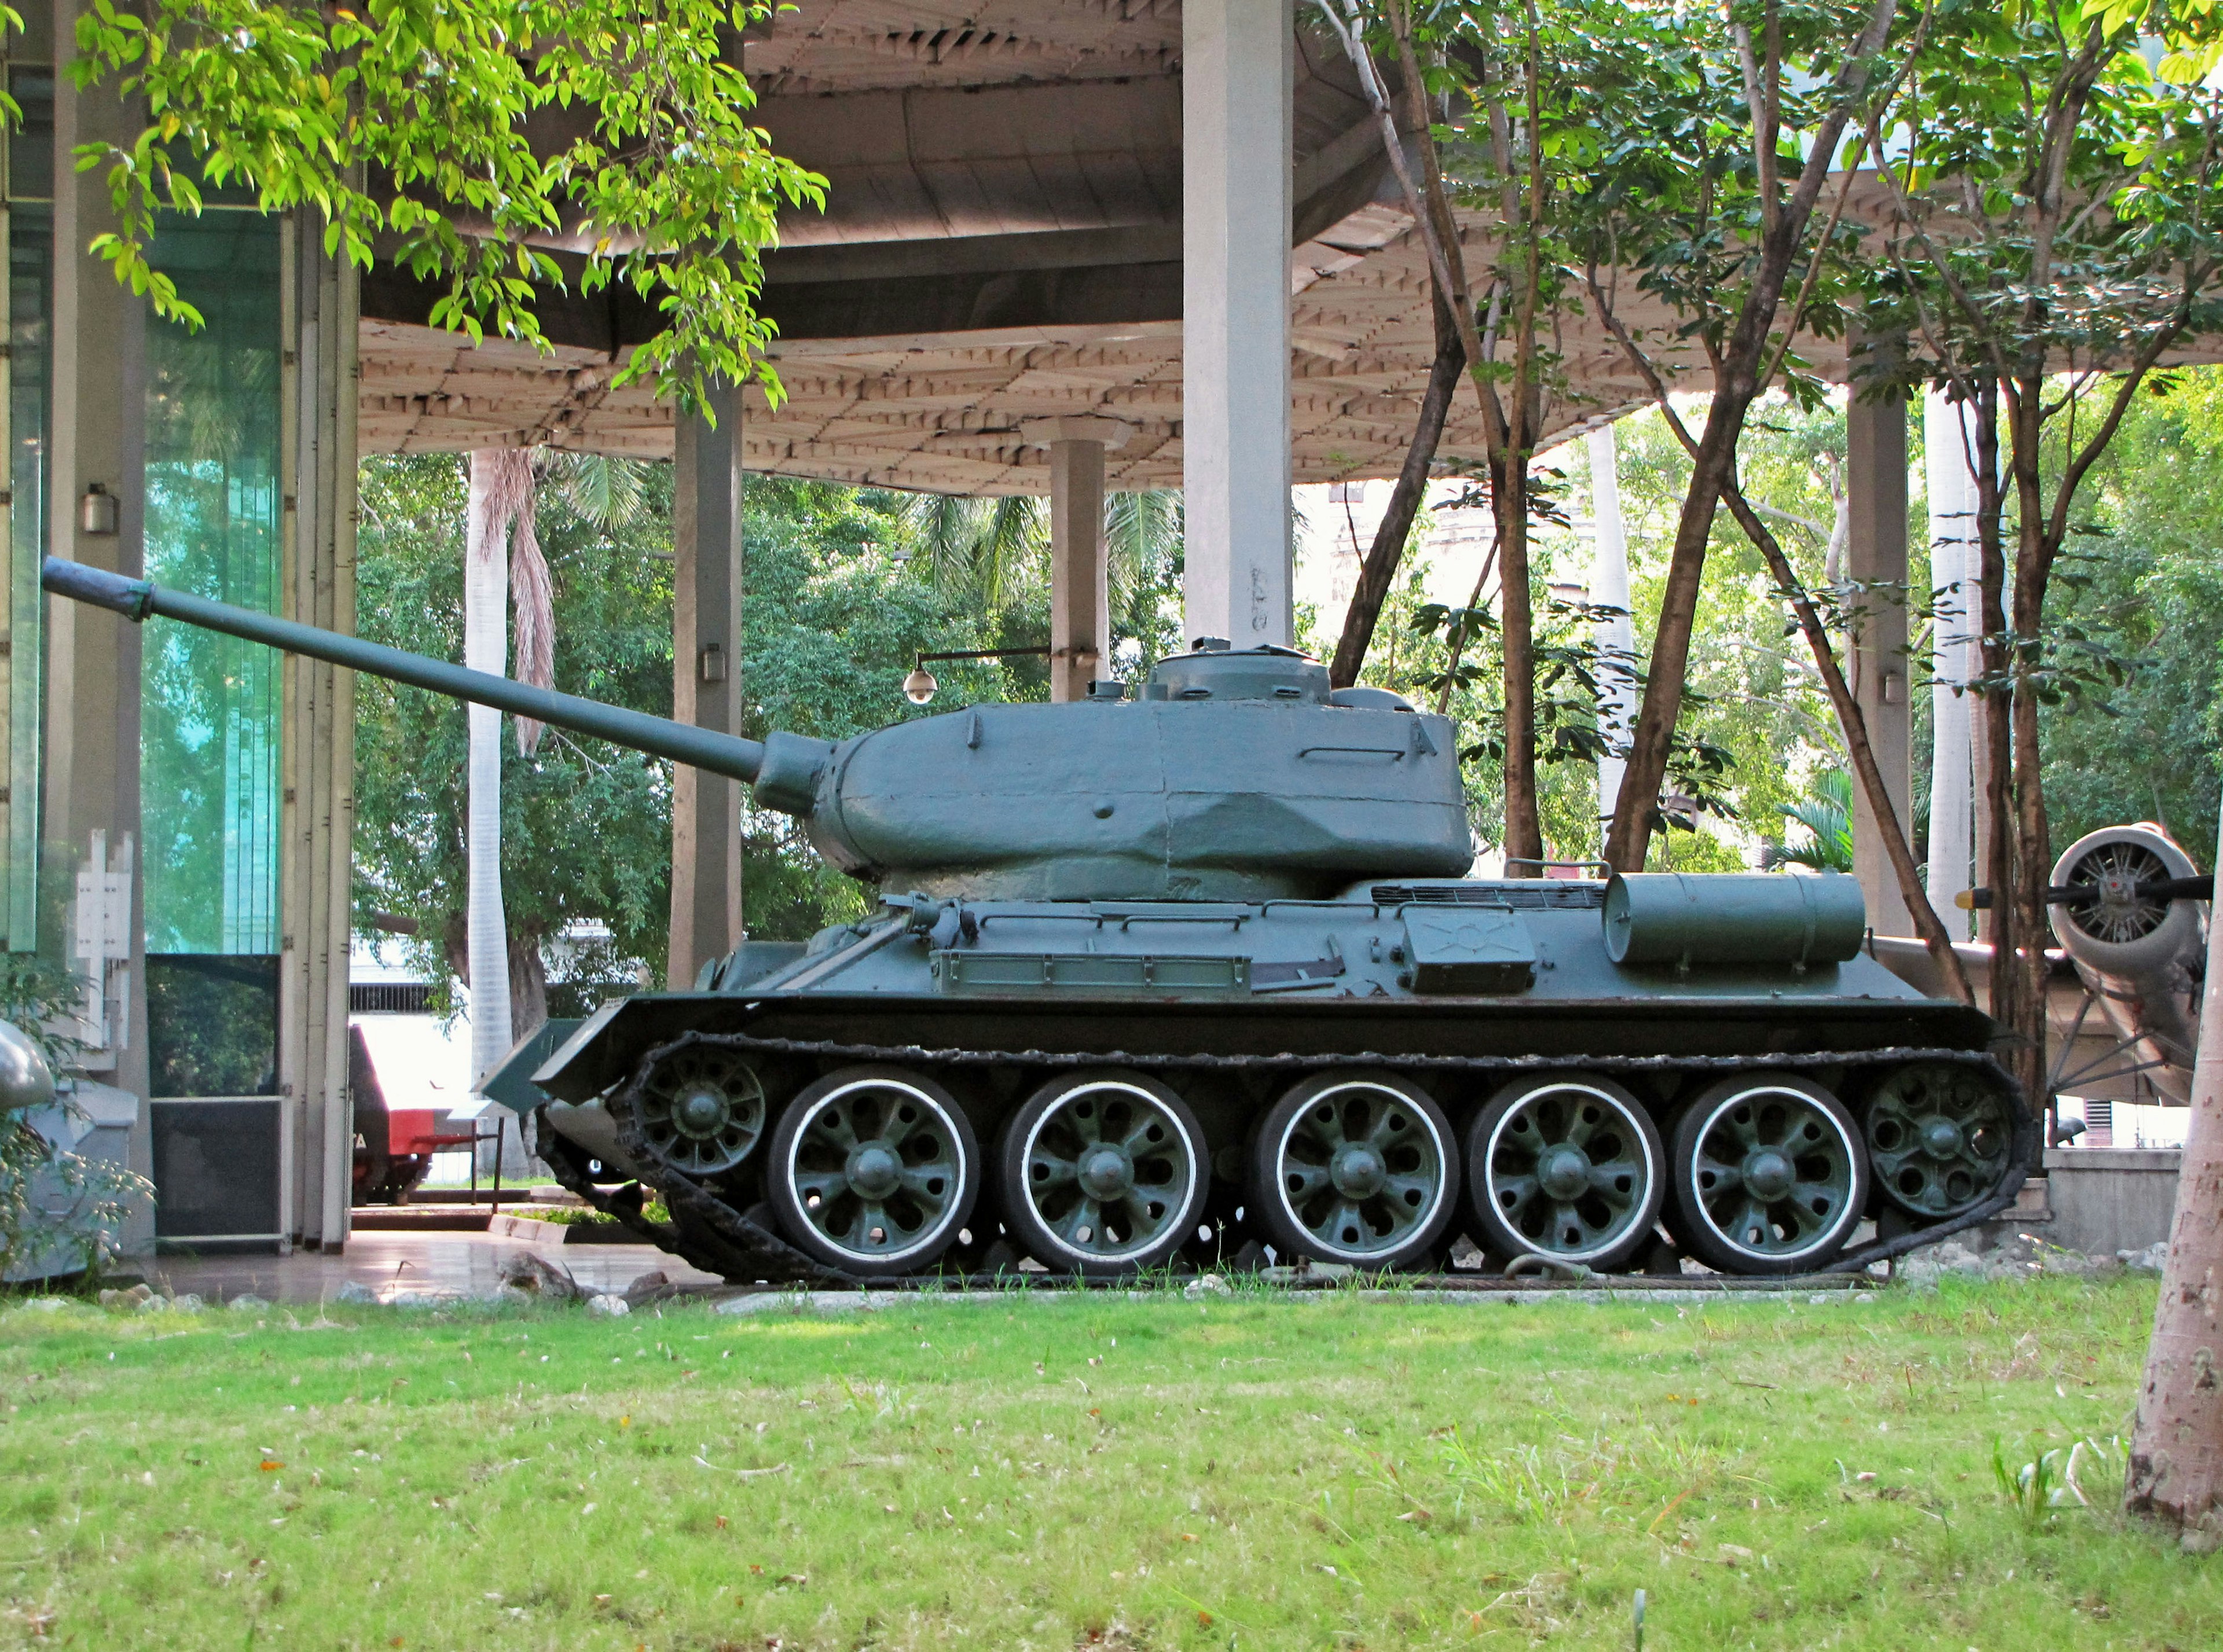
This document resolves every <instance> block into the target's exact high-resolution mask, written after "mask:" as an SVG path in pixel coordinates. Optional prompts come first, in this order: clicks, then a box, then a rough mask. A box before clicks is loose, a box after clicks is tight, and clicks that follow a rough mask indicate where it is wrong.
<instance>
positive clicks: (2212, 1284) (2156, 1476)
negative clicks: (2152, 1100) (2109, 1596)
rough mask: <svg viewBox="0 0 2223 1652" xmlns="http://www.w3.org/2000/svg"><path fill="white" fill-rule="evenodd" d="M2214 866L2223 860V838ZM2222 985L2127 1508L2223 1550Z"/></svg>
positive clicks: (2203, 1040)
mask: <svg viewBox="0 0 2223 1652" xmlns="http://www.w3.org/2000/svg"><path fill="white" fill-rule="evenodd" d="M2215 852H2216V861H2215V863H2214V864H2218V865H2223V841H2219V842H2218V844H2217V845H2216V851H2215ZM2207 979H2208V980H2210V981H2223V922H2211V923H2210V924H2209V925H2208V927H2207ZM2219 1278H2223V991H2214V992H2210V993H2208V994H2207V998H2206V1000H2205V1002H2203V1003H2202V1004H2201V1011H2200V1054H2199V1058H2198V1060H2197V1062H2196V1063H2195V1065H2194V1068H2193V1075H2192V1114H2191V1118H2190V1121H2189V1122H2188V1127H2187V1128H2186V1131H2185V1138H2184V1158H2183V1167H2182V1171H2180V1172H2179V1175H2178V1178H2177V1187H2176V1221H2175V1222H2174V1223H2173V1224H2172V1226H2171V1229H2170V1233H2169V1261H2168V1264H2167V1266H2165V1267H2164V1269H2163V1272H2162V1280H2161V1300H2160V1302H2159V1303H2157V1304H2156V1305H2155V1308H2154V1330H2153V1342H2152V1344H2151V1346H2150V1347H2148V1348H2147V1350H2146V1371H2145V1381H2144V1385H2142V1386H2141V1387H2140V1389H2139V1390H2138V1421H2137V1422H2136V1423H2134V1424H2133V1425H2132V1430H2131V1455H2130V1465H2129V1472H2128V1473H2126V1474H2125V1476H2124V1479H2123V1505H2124V1507H2125V1508H2126V1509H2128V1510H2129V1511H2131V1512H2132V1513H2134V1514H2144V1515H2152V1516H2155V1517H2157V1518H2160V1519H2163V1520H2166V1521H2168V1522H2169V1523H2171V1524H2173V1525H2175V1526H2176V1527H2177V1528H2178V1530H2179V1531H2180V1532H2181V1533H2182V1536H2181V1537H2180V1539H2179V1541H2180V1542H2181V1543H2182V1546H2183V1547H2184V1548H2187V1549H2188V1550H2190V1551H2192V1552H2193V1553H2195V1554H2206V1553H2208V1552H2209V1551H2211V1550H2214V1549H2215V1548H2223V1376H2219V1375H2218V1372H2217V1370H2216V1365H2217V1359H2218V1355H2219V1354H2223V1291H2218V1290H2217V1289H2216V1283H2217V1281H2218V1279H2219Z"/></svg>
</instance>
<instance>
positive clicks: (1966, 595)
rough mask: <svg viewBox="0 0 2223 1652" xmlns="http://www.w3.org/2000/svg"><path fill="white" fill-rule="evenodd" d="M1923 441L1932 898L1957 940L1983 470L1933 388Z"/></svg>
mask: <svg viewBox="0 0 2223 1652" xmlns="http://www.w3.org/2000/svg"><path fill="white" fill-rule="evenodd" d="M1922 448H1923V462H1924V473H1925V480H1926V481H1927V483H1928V486H1929V493H1930V587H1931V588H1932V589H1933V590H1934V591H1936V593H1937V599H1936V602H1937V610H1938V612H1937V616H1936V620H1935V622H1934V624H1933V625H1932V628H1931V632H1930V634H1931V636H1932V638H1934V639H1935V641H1934V643H1933V645H1932V657H1931V673H1932V675H1933V676H1934V677H1935V678H1936V683H1935V685H1934V686H1933V687H1932V688H1931V689H1930V730H1931V740H1930V845H1929V861H1930V879H1929V883H1930V908H1931V910H1933V911H1934V912H1936V914H1937V916H1938V918H1939V919H1940V920H1942V921H1943V923H1944V925H1945V927H1946V929H1947V930H1948V931H1949V933H1951V934H1952V935H1953V936H1954V937H1955V939H1964V938H1965V937H1966V936H1967V935H1968V914H1965V913H1963V912H1962V911H1961V910H1960V909H1959V908H1957V907H1955V905H1954V904H1953V901H1954V897H1955V895H1959V894H1960V893H1961V892H1962V890H1964V889H1967V888H1968V886H1969V883H1970V881H1971V880H1970V877H1969V867H1970V854H1971V841H1972V839H1971V832H1972V830H1973V826H1974V797H1973V796H1972V795H1971V788H1972V786H1973V782H1974V762H1973V759H1974V741H1973V738H1972V735H1973V732H1974V722H1975V720H1976V719H1975V713H1976V711H1977V709H1978V701H1977V700H1976V697H1975V696H1974V694H1968V693H1967V692H1965V685H1966V684H1967V683H1968V682H1969V681H1970V680H1971V679H1972V678H1974V676H1975V675H1977V663H1976V637H1977V633H1978V631H1980V630H1981V625H1980V617H1979V615H1978V613H1977V607H1978V604H1979V602H1980V600H1981V596H1980V594H1979V592H1978V590H1977V575H1978V573H1979V571H1980V564H1979V562H1978V560H1977V549H1976V476H1975V472H1974V469H1973V468H1971V466H1970V464H1969V462H1968V459H1969V451H1970V446H1969V443H1968V442H1967V441H1966V440H1964V439H1963V437H1962V424H1961V410H1960V409H1959V407H1957V406H1956V405H1954V404H1953V403H1951V402H1949V401H1947V400H1946V399H1945V398H1944V397H1943V395H1942V394H1940V393H1938V392H1936V391H1935V390H1932V391H1930V393H1928V395H1927V396H1926V397H1925V398H1924V401H1923V408H1922ZM1955 690H1962V692H1955Z"/></svg>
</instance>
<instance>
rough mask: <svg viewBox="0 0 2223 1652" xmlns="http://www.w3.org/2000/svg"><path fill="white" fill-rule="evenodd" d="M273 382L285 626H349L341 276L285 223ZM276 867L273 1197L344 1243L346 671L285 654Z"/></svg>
mask: <svg viewBox="0 0 2223 1652" xmlns="http://www.w3.org/2000/svg"><path fill="white" fill-rule="evenodd" d="M281 256H282V257H283V259H284V271H285V284H284V287H283V294H284V297H283V306H284V310H285V312H286V313H285V336H286V342H287V357H288V359H287V362H286V371H285V372H284V374H283V375H282V379H283V387H282V391H281V394H282V397H283V399H284V410H285V418H286V429H287V436H288V440H287V445H286V450H285V454H284V459H283V467H284V468H283V473H282V485H283V488H284V493H285V506H286V510H285V518H284V523H283V528H284V532H285V550H284V559H285V560H284V565H283V571H282V575H281V578H280V591H281V594H282V598H283V604H282V607H283V612H286V613H287V616H288V617H289V618H292V619H299V620H304V621H305V622H307V623H308V624H310V625H324V626H327V627H329V628H331V630H334V631H345V632H352V631H354V630H355V628H356V627H355V585H356V570H355V535H356V389H357V381H358V373H357V367H356V332H357V330H358V327H359V317H360V315H361V305H360V303H359V301H358V292H359V288H358V286H357V280H356V271H355V268H354V267H353V266H352V265H350V264H349V263H348V262H347V261H345V260H344V259H338V260H335V259H330V258H327V257H325V256H324V251H323V248H322V245H321V243H320V242H319V241H318V237H317V236H316V235H315V233H314V232H313V230H311V231H306V232H305V231H304V230H303V229H302V227H301V225H300V224H299V222H298V221H295V222H289V223H287V226H286V232H285V242H284V251H283V253H282V254H281ZM283 681H284V684H285V689H284V706H285V718H286V734H285V749H284V756H283V763H284V791H283V794H282V795H283V797H284V800H285V801H284V805H283V838H282V841H283V843H284V845H285V849H284V860H283V863H282V865H281V867H280V910H281V912H282V914H283V915H282V919H281V922H280V942H279V945H280V950H281V956H280V966H279V967H280V976H279V982H280V984H279V996H278V1002H279V1042H278V1077H279V1084H280V1090H281V1091H282V1093H283V1094H284V1096H286V1098H287V1100H286V1108H285V1112H284V1115H283V1116H284V1120H285V1123H284V1128H283V1133H282V1134H281V1135H280V1196H279V1197H280V1215H281V1217H282V1218H283V1220H284V1223H285V1228H286V1231H287V1234H289V1235H291V1237H292V1238H293V1241H294V1242H296V1243H298V1244H299V1245H300V1246H301V1247H302V1248H304V1249H305V1250H321V1251H337V1250H340V1249H342V1248H343V1247H344V1246H345V1245H346V1243H347V1237H348V1232H349V1209H350V1205H351V1204H352V1203H353V1180H352V1163H353V1150H354V1146H355V1103H354V1099H353V1094H352V1092H351V1090H350V1088H349V1084H348V964H349V953H350V931H351V927H352V914H351V913H350V894H351V884H350V876H351V869H352V850H353V839H354V832H355V674H354V673H353V672H351V671H342V670H339V669H337V668H335V667H332V666H330V665H326V664H324V663H320V662H318V661H315V660H306V659H301V658H298V657H295V656H288V657H287V660H286V663H285V666H284V678H283Z"/></svg>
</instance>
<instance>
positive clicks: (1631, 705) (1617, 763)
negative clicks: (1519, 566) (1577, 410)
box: [1589, 424, 1636, 821]
mask: <svg viewBox="0 0 2223 1652" xmlns="http://www.w3.org/2000/svg"><path fill="white" fill-rule="evenodd" d="M1589 451H1590V519H1591V522H1592V524H1594V534H1595V537H1593V539H1592V542H1591V550H1590V602H1591V604H1592V605H1593V606H1596V607H1600V608H1618V609H1619V610H1620V611H1621V612H1620V614H1619V616H1618V617H1617V618H1612V619H1602V620H1600V621H1599V622H1598V624H1597V626H1596V631H1595V633H1594V640H1595V642H1596V646H1597V650H1598V663H1597V674H1598V732H1599V733H1600V734H1602V735H1603V736H1604V737H1605V739H1606V742H1607V744H1608V745H1609V747H1610V748H1611V750H1612V751H1614V752H1615V753H1616V754H1618V753H1620V752H1622V751H1626V750H1627V749H1628V737H1629V731H1630V730H1632V729H1634V727H1635V726H1636V633H1635V629H1634V624H1633V622H1632V621H1631V620H1630V618H1629V606H1628V528H1627V525H1626V524H1624V523H1623V521H1622V514H1621V467H1620V461H1619V455H1618V454H1617V453H1616V451H1615V444H1614V433H1613V426H1612V425H1610V424H1609V425H1606V426H1605V427H1604V428H1603V429H1602V430H1592V431H1591V432H1590V437H1589ZM1627 769H1628V759H1627V758H1626V757H1621V756H1619V755H1615V756H1611V757H1600V758H1599V759H1598V774H1597V813H1598V819H1599V820H1601V821H1610V820H1612V819H1613V811H1614V807H1615V804H1616V803H1618V802H1619V801H1620V799H1621V777H1622V774H1623V773H1624V772H1626V770H1627Z"/></svg>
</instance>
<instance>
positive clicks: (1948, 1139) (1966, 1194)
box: [1867, 1061, 2014, 1221]
mask: <svg viewBox="0 0 2223 1652" xmlns="http://www.w3.org/2000/svg"><path fill="white" fill-rule="evenodd" d="M2013 1106H2014V1102H2013V1100H2012V1097H2011V1096H2008V1095H2007V1094H2006V1091H2005V1090H2001V1089H2000V1088H1999V1085H1997V1084H1993V1083H1992V1082H1990V1081H1989V1080H1987V1078H1986V1077H1984V1076H1983V1075H1982V1074H1981V1073H1979V1072H1974V1071H1970V1070H1969V1069H1968V1068H1966V1067H1958V1066H1955V1065H1951V1064H1950V1063H1948V1062H1943V1061H1930V1062H1918V1063H1916V1064H1915V1065H1913V1066H1911V1067H1901V1068H1900V1069H1899V1071H1896V1072H1894V1073H1892V1074H1890V1075H1889V1076H1888V1077H1886V1078H1885V1079H1884V1081H1883V1082H1882V1083H1881V1084H1879V1085H1877V1086H1876V1090H1875V1094H1874V1095H1873V1096H1870V1097H1869V1098H1868V1108H1867V1143H1868V1160H1869V1163H1870V1165H1872V1166H1873V1174H1874V1177H1875V1184H1876V1187H1877V1190H1879V1191H1880V1192H1881V1193H1882V1195H1883V1197H1885V1198H1886V1199H1887V1200H1889V1201H1890V1202H1891V1203H1892V1204H1895V1205H1897V1206H1898V1207H1899V1209H1901V1210H1904V1211H1905V1212H1906V1213H1907V1214H1908V1215H1914V1216H1923V1217H1927V1218H1929V1219H1930V1220H1932V1221H1936V1220H1939V1219H1942V1218H1943V1217H1947V1216H1957V1215H1960V1214H1961V1213H1962V1211H1963V1210H1967V1209H1971V1208H1972V1207H1974V1205H1976V1204H1977V1203H1980V1202H1981V1200H1982V1199H1983V1198H1984V1197H1986V1196H1987V1194H1989V1193H1990V1192H1991V1191H1992V1190H1993V1189H1994V1188H1996V1187H1997V1186H1998V1185H1999V1172H2000V1171H2004V1170H2005V1169H2006V1159H2007V1153H2009V1151H2010V1150H2011V1149H2012V1146H2013V1144H2014V1115H2013V1111H2012V1109H2013Z"/></svg>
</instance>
